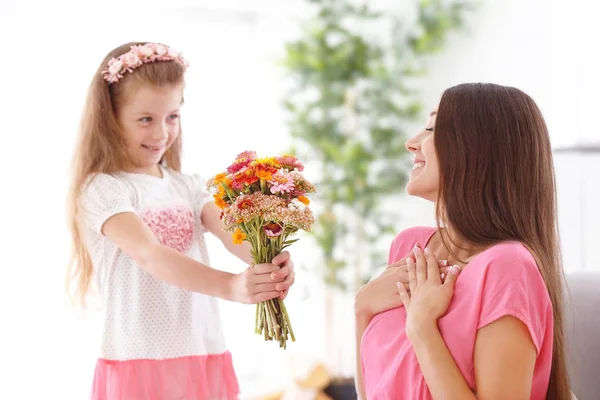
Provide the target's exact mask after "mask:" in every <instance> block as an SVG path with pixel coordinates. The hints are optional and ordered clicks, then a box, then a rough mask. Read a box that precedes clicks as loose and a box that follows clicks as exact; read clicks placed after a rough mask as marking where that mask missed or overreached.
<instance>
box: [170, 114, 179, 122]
mask: <svg viewBox="0 0 600 400" xmlns="http://www.w3.org/2000/svg"><path fill="white" fill-rule="evenodd" d="M177 118H179V114H173V115H169V119H170V120H171V121H174V120H176V119H177Z"/></svg>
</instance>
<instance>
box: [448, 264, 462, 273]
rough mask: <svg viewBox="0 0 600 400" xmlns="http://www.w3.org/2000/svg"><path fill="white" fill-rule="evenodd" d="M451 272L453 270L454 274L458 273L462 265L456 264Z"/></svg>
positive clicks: (451, 270)
mask: <svg viewBox="0 0 600 400" xmlns="http://www.w3.org/2000/svg"><path fill="white" fill-rule="evenodd" d="M450 272H452V273H453V274H454V275H458V273H459V272H460V267H459V266H458V265H454V266H453V267H452V268H451V269H450Z"/></svg>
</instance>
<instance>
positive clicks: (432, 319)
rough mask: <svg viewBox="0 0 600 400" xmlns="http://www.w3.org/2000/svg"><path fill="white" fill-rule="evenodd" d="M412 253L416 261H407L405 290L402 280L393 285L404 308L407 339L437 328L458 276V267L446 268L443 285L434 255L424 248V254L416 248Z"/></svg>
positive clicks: (447, 305)
mask: <svg viewBox="0 0 600 400" xmlns="http://www.w3.org/2000/svg"><path fill="white" fill-rule="evenodd" d="M413 252H414V258H415V260H413V259H412V258H411V257H409V258H407V259H406V266H407V270H408V281H409V283H408V290H407V289H406V287H405V285H404V282H403V281H401V280H399V281H398V282H397V283H396V286H397V291H398V293H399V295H400V298H401V300H402V304H403V305H404V307H405V308H406V313H407V319H406V334H407V335H408V337H409V339H410V337H411V335H413V334H416V333H417V332H418V331H419V330H420V329H421V328H423V327H430V326H431V325H433V326H436V324H437V320H438V319H439V318H440V317H442V316H443V315H444V314H445V313H446V311H447V310H448V307H449V306H450V300H452V296H453V295H454V284H455V283H456V279H457V277H458V274H459V273H460V268H459V267H458V266H457V265H454V266H453V267H451V268H449V272H448V273H447V276H446V277H445V279H444V281H443V282H442V278H441V277H440V273H439V267H438V262H437V260H436V258H435V256H434V255H433V253H432V252H431V251H430V250H429V249H427V248H425V250H424V251H423V250H422V249H421V248H420V247H419V246H415V248H414V250H413ZM409 291H410V293H409Z"/></svg>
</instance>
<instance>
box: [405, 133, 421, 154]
mask: <svg viewBox="0 0 600 400" xmlns="http://www.w3.org/2000/svg"><path fill="white" fill-rule="evenodd" d="M405 146H406V150H408V151H410V152H411V153H416V152H417V151H419V149H420V148H421V142H420V141H419V140H418V136H415V137H412V138H410V139H408V140H407V141H406V144H405Z"/></svg>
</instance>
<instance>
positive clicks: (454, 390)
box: [407, 316, 536, 400]
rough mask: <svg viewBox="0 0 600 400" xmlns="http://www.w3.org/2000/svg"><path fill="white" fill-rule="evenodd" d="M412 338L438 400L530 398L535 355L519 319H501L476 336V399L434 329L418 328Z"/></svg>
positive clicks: (430, 388) (422, 369)
mask: <svg viewBox="0 0 600 400" xmlns="http://www.w3.org/2000/svg"><path fill="white" fill-rule="evenodd" d="M407 333H408V332H407ZM409 338H410V340H411V343H412V345H413V348H414V350H415V353H416V355H417V359H418V361H419V365H420V366H421V371H422V372H423V376H424V377H425V381H426V382H427V386H428V387H429V391H430V392H431V395H432V397H433V398H434V399H435V400H441V399H479V400H492V399H494V400H495V399H498V400H500V399H514V400H519V399H523V400H525V399H529V398H530V395H531V385H532V381H533V369H534V366H535V361H536V349H535V346H534V344H533V341H532V340H531V336H530V334H529V331H528V329H527V327H526V326H525V324H523V323H522V322H521V321H520V320H519V319H517V318H515V317H512V316H505V317H502V318H500V319H499V320H497V321H495V322H493V323H491V324H489V325H487V326H485V327H483V328H481V329H480V330H479V331H478V333H477V337H476V341H475V354H474V368H475V386H476V388H477V393H476V394H475V393H473V392H472V391H471V389H470V388H469V386H468V385H467V382H466V381H465V379H464V377H463V375H462V374H461V371H460V370H459V369H458V367H457V365H456V363H455V362H454V359H453V358H452V354H450V351H449V350H448V348H447V347H446V344H445V343H444V340H443V338H442V336H441V334H440V331H439V329H438V327H437V324H436V323H425V324H422V325H420V326H419V325H417V326H415V327H414V328H413V329H412V332H411V333H410V334H409Z"/></svg>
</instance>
